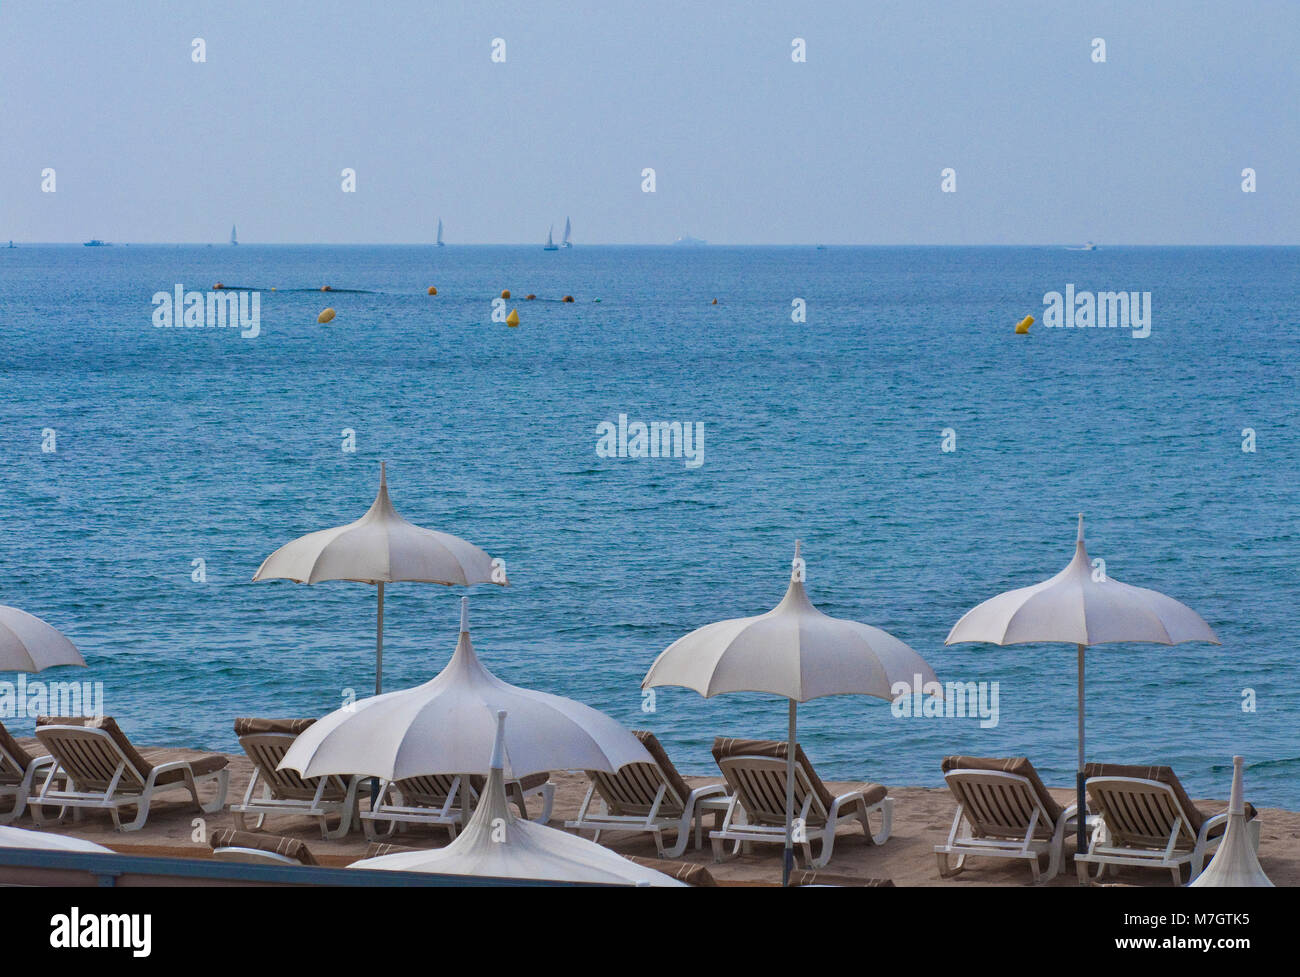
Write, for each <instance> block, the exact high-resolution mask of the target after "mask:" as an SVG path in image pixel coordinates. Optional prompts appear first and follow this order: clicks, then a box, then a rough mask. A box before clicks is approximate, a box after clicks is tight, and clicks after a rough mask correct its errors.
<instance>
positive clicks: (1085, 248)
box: [1065, 241, 1097, 251]
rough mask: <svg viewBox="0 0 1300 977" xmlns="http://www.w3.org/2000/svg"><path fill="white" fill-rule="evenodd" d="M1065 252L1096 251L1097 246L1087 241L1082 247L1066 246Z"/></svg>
mask: <svg viewBox="0 0 1300 977" xmlns="http://www.w3.org/2000/svg"><path fill="white" fill-rule="evenodd" d="M1065 250H1066V251H1096V250H1097V245H1095V244H1093V243H1092V242H1091V241H1085V242H1084V243H1083V246H1082V247H1074V246H1072V245H1066V248H1065Z"/></svg>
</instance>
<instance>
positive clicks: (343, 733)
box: [280, 598, 653, 780]
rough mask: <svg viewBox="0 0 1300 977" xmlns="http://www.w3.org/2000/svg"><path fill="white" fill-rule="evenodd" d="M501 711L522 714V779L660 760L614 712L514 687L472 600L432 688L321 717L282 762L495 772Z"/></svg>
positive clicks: (517, 723)
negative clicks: (487, 654) (483, 656)
mask: <svg viewBox="0 0 1300 977" xmlns="http://www.w3.org/2000/svg"><path fill="white" fill-rule="evenodd" d="M501 710H505V711H508V712H509V713H510V715H511V716H513V717H514V719H513V720H512V722H511V724H510V732H509V734H508V739H507V742H506V749H507V750H508V752H509V754H510V759H511V769H512V770H513V771H514V774H515V776H517V777H526V776H528V775H529V774H534V773H542V772H545V771H550V770H564V769H575V768H576V769H582V770H603V771H606V772H610V773H612V772H614V771H615V770H618V769H619V768H621V767H623V766H626V765H627V764H629V763H651V762H653V761H652V760H651V757H650V754H649V753H648V752H647V751H646V748H645V747H644V746H642V745H641V742H640V741H639V740H638V739H637V738H636V737H635V736H633V735H632V734H631V733H630V732H629V731H628V730H626V729H624V728H623V726H621V725H620V724H619V723H617V722H616V721H615V720H613V719H611V718H610V717H609V716H606V715H605V714H604V713H602V712H598V711H597V710H595V709H593V708H591V707H590V706H587V705H583V704H582V703H581V702H575V701H573V700H572V699H565V698H563V697H561V696H558V695H551V694H549V693H546V692H536V691H533V690H531V689H521V688H519V687H518V686H514V685H510V684H509V683H508V682H504V681H502V680H501V679H499V678H497V677H496V676H495V675H493V674H492V673H491V672H489V671H488V670H487V669H486V668H484V667H483V664H482V662H480V661H479V659H478V654H477V653H476V652H475V651H474V645H473V644H472V643H471V642H470V637H469V599H468V598H462V599H461V620H460V638H459V640H458V641H457V643H456V651H455V653H454V654H453V655H452V656H451V661H449V662H448V663H447V667H446V668H444V669H443V670H442V671H441V672H439V673H438V675H437V676H436V677H434V678H433V679H431V680H430V681H428V682H425V683H424V684H423V685H418V686H416V687H415V688H413V689H403V690H402V691H400V692H389V693H386V694H384V695H378V696H375V697H374V698H372V699H362V700H361V701H359V702H356V703H353V704H352V705H351V706H350V707H347V708H343V709H339V710H336V711H335V712H332V713H330V714H329V715H328V716H325V717H324V718H323V719H320V720H318V721H317V722H315V723H313V724H312V725H311V726H310V727H309V728H308V729H306V730H304V731H303V732H302V733H300V734H299V735H298V738H297V739H296V740H294V743H293V745H292V746H291V747H289V750H288V752H287V753H286V754H285V757H284V760H283V761H282V762H281V764H280V766H281V767H283V768H285V769H288V770H297V771H298V772H299V773H300V774H302V776H304V777H319V776H322V775H325V774H342V775H349V774H361V775H366V776H373V777H383V778H384V779H386V780H402V779H404V778H406V777H418V776H425V775H429V774H486V773H487V772H488V770H487V769H486V768H485V764H486V763H487V759H488V758H489V757H490V756H491V754H492V745H493V741H494V738H495V736H496V721H495V719H494V717H495V715H496V713H497V712H498V711H501Z"/></svg>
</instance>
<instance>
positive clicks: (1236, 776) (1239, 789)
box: [1228, 756, 1246, 815]
mask: <svg viewBox="0 0 1300 977" xmlns="http://www.w3.org/2000/svg"><path fill="white" fill-rule="evenodd" d="M1245 767H1246V758H1245V757H1241V756H1234V757H1233V758H1232V793H1231V795H1229V798H1228V813H1229V814H1240V815H1245V813H1246V797H1245V793H1246V791H1245V776H1244V773H1243V772H1244V770H1245Z"/></svg>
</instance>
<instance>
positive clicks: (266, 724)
mask: <svg viewBox="0 0 1300 977" xmlns="http://www.w3.org/2000/svg"><path fill="white" fill-rule="evenodd" d="M314 722H316V720H315V719H258V718H255V717H253V716H241V717H239V718H238V719H236V720H235V735H236V736H253V735H256V734H258V733H288V734H290V735H292V736H297V735H298V734H299V733H301V732H302V731H303V730H304V729H306V728H307V727H309V726H311V725H312V724H313V723H314Z"/></svg>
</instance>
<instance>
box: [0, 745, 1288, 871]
mask: <svg viewBox="0 0 1300 977" xmlns="http://www.w3.org/2000/svg"><path fill="white" fill-rule="evenodd" d="M20 742H23V743H24V744H25V745H28V746H33V747H34V746H35V740H31V739H28V740H21V741H20ZM141 752H142V753H143V754H144V756H145V757H146V759H148V760H150V761H152V762H164V761H167V760H175V759H185V758H193V757H197V756H201V755H203V754H201V753H199V752H198V751H194V750H184V749H164V748H152V749H148V748H146V749H143V750H142V751H141ZM227 756H228V757H229V760H230V791H229V794H228V796H227V805H229V804H230V803H237V802H238V801H239V799H240V798H242V797H243V793H244V790H245V789H246V788H247V786H248V780H249V778H250V777H251V775H252V772H253V768H252V764H251V763H250V762H249V760H248V758H247V757H244V756H242V755H232V754H227ZM551 779H552V781H553V782H554V783H555V784H556V796H555V807H554V811H553V816H552V819H551V824H552V826H554V827H562V823H563V821H564V820H565V819H566V818H572V817H573V816H574V815H575V814H576V812H577V810H578V806H579V804H581V802H582V798H583V794H584V792H585V791H586V787H587V780H586V777H585V776H584V775H583V774H582V773H581V772H579V771H561V772H556V773H553V774H552V775H551ZM718 779H719V780H720V778H718ZM686 780H687V782H688V783H689V784H690V785H691V786H692V787H697V786H700V785H703V784H706V783H713V782H716V781H715V780H713V779H710V778H705V777H689V776H688V777H687V778H686ZM828 786H829V787H830V788H831V790H832V791H835V792H837V793H838V792H839V791H840V790H843V789H847V788H848V787H850V786H852V785H850V784H838V783H828ZM1051 791H1052V794H1053V796H1055V797H1056V799H1057V800H1058V801H1060V802H1061V803H1062V804H1066V803H1069V802H1070V801H1071V800H1072V799H1073V797H1072V791H1071V790H1070V789H1068V788H1057V787H1052V788H1051ZM889 794H890V796H891V797H893V798H894V801H895V808H894V830H893V835H892V836H891V837H890V839H889V840H888V841H887V842H886V843H885V844H884V845H881V846H872V845H868V844H865V843H864V841H863V837H862V833H861V831H859V830H852V829H850V828H841V830H840V832H839V833H838V835H837V841H836V845H835V852H834V856H833V858H832V860H831V863H830V865H829V866H828V867H827V868H826V869H824V870H823V871H825V872H827V873H833V874H834V875H838V876H846V877H849V878H851V879H860V880H863V881H865V880H867V879H889V880H891V881H892V882H893V883H894V884H895V885H898V886H935V885H941V886H946V885H958V886H1025V885H1030V884H1031V883H1030V876H1029V871H1028V869H1027V868H1026V867H1025V866H1024V865H1023V864H1019V863H1011V862H1010V861H1007V860H1002V859H973V860H971V861H970V862H969V863H968V866H967V868H966V870H965V871H964V872H962V873H961V874H959V875H957V876H954V877H952V878H949V879H941V878H940V877H939V873H938V869H937V866H936V864H935V856H934V846H935V845H937V844H941V843H942V842H943V841H944V840H945V839H946V838H947V834H948V830H949V828H950V827H951V825H952V817H953V813H954V812H955V809H956V808H955V804H954V802H953V800H952V796H951V795H950V794H949V792H948V791H947V790H946V789H944V788H934V787H893V786H890V789H889ZM172 796H173V797H179V796H182V795H172ZM210 796H211V795H210V794H207V793H205V794H204V798H205V800H206V799H207V798H208V797H210ZM1194 799H1195V800H1196V803H1197V806H1199V807H1200V808H1201V809H1202V810H1203V811H1205V812H1206V813H1208V814H1217V813H1218V812H1220V811H1222V810H1224V809H1225V808H1226V807H1227V802H1226V801H1225V800H1222V799H1203V798H1194ZM364 803H365V802H364V801H363V806H364ZM532 803H533V805H534V810H535V805H536V804H537V803H538V802H537V801H536V800H534V801H533V802H532ZM199 816H200V815H199V814H198V813H197V812H196V811H195V810H194V807H193V805H191V804H189V803H186V802H182V801H177V800H168V799H161V800H159V801H157V802H155V804H154V807H153V809H152V811H151V813H150V815H149V821H148V823H147V824H146V825H145V826H144V828H143V829H141V830H140V831H134V832H117V831H114V829H113V825H112V821H111V820H110V819H109V817H108V815H107V814H102V815H100V814H95V813H87V814H85V815H84V817H83V819H82V820H81V821H80V822H74V821H71V820H69V821H67V822H66V823H62V824H56V823H53V822H50V823H48V824H47V825H46V826H45V827H42V828H41V829H40V830H47V831H55V832H58V833H60V834H65V835H72V836H75V837H78V838H85V839H87V840H90V841H94V842H98V843H99V844H102V845H106V846H108V847H110V848H112V849H114V850H115V851H118V852H121V853H124V854H136V855H167V856H172V857H182V858H183V857H193V858H207V857H210V854H211V852H210V849H209V847H208V845H207V844H206V843H203V842H198V841H195V840H194V839H193V834H194V832H195V830H196V828H195V827H194V825H193V820H194V818H196V817H199ZM204 817H205V822H206V824H205V829H206V831H207V832H208V833H211V832H214V831H217V830H219V829H221V828H227V827H235V823H234V818H233V816H232V815H231V814H230V813H229V812H228V811H222V812H220V813H218V814H212V815H206V816H204ZM1260 818H1261V819H1262V826H1261V832H1260V845H1259V861H1260V865H1261V866H1262V867H1263V869H1264V871H1265V872H1266V873H1267V874H1268V876H1269V878H1270V879H1272V881H1273V883H1274V884H1275V885H1277V886H1295V885H1300V813H1297V812H1294V811H1285V810H1281V809H1279V808H1260ZM15 827H22V828H34V827H36V826H35V824H34V823H33V821H32V819H31V817H30V816H24V817H23V818H22V819H21V820H20V821H19V822H17V823H16V824H15ZM707 827H708V822H707V819H706V830H707ZM266 828H267V832H268V833H274V834H281V835H287V836H290V837H293V838H298V839H301V840H302V841H304V842H305V843H307V845H308V846H309V847H310V848H311V850H312V853H313V854H314V855H315V856H316V858H317V860H318V861H319V862H320V863H321V864H322V865H326V866H336V867H337V866H345V865H348V864H349V863H351V862H352V861H355V860H356V859H357V858H360V857H363V856H364V855H365V852H366V848H367V844H368V842H367V840H366V837H365V835H364V834H363V833H362V832H361V831H360V829H354V830H353V831H352V833H350V834H349V835H348V836H347V838H345V839H340V840H337V841H325V840H322V839H321V837H320V831H319V829H318V827H317V825H316V822H314V821H311V820H308V819H306V818H300V817H280V818H274V819H270V820H269V821H268V823H267V825H266ZM389 840H391V841H395V842H397V843H399V844H404V845H409V846H411V847H421V848H426V847H427V848H437V847H441V846H442V845H444V844H446V842H447V834H446V832H445V831H442V830H433V829H424V828H417V829H414V830H412V831H410V832H408V833H406V834H403V835H401V836H398V837H395V838H392V839H389ZM601 843H602V844H605V845H608V846H609V847H610V848H612V849H614V850H615V851H617V852H619V853H620V854H623V855H638V856H644V857H648V858H653V857H654V855H655V849H654V842H653V841H652V840H651V838H650V836H649V835H632V834H626V833H623V834H618V833H606V834H603V835H602V836H601ZM1066 848H1067V851H1069V850H1070V848H1071V846H1070V844H1069V843H1068V842H1067V845H1066ZM681 860H682V861H691V862H697V863H700V864H703V865H706V866H708V869H709V871H710V872H711V873H712V874H713V876H714V877H715V878H716V879H717V881H718V882H719V883H720V884H722V885H766V884H776V883H779V881H780V875H781V856H780V848H779V847H778V846H776V845H757V846H755V847H754V849H753V852H752V853H751V854H748V855H744V854H742V855H741V856H739V857H738V858H735V859H732V860H729V861H725V862H722V863H715V862H714V861H713V856H712V852H711V850H710V848H709V842H708V838H707V835H706V837H705V839H704V848H703V849H701V850H695V849H694V848H693V847H688V848H687V850H686V852H685V854H684V855H683V856H682V857H681ZM1107 881H1108V882H1111V881H1115V882H1118V883H1120V884H1124V885H1135V886H1154V887H1170V886H1171V885H1172V882H1171V880H1170V878H1169V875H1168V873H1167V872H1164V871H1158V870H1142V869H1122V870H1121V871H1120V874H1119V875H1118V877H1116V878H1115V879H1113V880H1111V879H1109V878H1108V879H1107ZM1047 884H1048V885H1052V886H1075V885H1077V880H1076V877H1075V873H1074V870H1073V864H1072V863H1071V862H1070V861H1069V860H1068V857H1067V864H1066V865H1065V867H1064V868H1063V869H1062V871H1061V874H1060V875H1058V876H1057V877H1056V879H1054V880H1053V881H1052V882H1050V883H1047Z"/></svg>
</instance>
